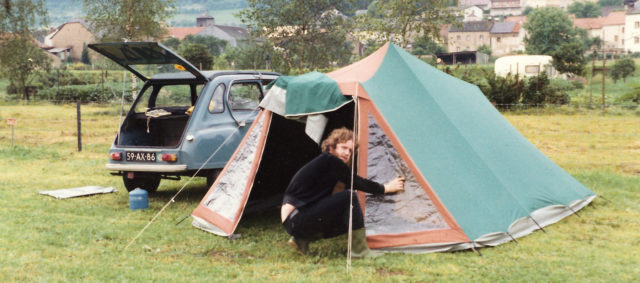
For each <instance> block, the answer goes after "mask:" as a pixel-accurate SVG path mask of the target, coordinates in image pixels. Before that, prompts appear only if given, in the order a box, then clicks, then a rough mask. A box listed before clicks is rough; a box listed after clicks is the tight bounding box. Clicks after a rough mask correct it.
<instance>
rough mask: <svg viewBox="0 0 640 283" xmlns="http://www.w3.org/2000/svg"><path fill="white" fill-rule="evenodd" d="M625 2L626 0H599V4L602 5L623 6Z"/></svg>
mask: <svg viewBox="0 0 640 283" xmlns="http://www.w3.org/2000/svg"><path fill="white" fill-rule="evenodd" d="M623 3H624V0H599V1H598V5H600V6H601V7H607V6H622V4H623Z"/></svg>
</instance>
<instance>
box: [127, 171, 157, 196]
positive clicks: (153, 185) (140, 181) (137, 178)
mask: <svg viewBox="0 0 640 283" xmlns="http://www.w3.org/2000/svg"><path fill="white" fill-rule="evenodd" d="M131 173H133V178H132V179H130V178H129V172H124V174H122V182H123V183H124V187H125V188H127V191H129V192H130V191H133V190H135V189H136V188H141V189H143V190H146V191H147V192H148V193H153V192H155V191H156V190H157V189H158V186H159V185H160V175H157V174H150V173H141V172H131Z"/></svg>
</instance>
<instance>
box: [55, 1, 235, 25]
mask: <svg viewBox="0 0 640 283" xmlns="http://www.w3.org/2000/svg"><path fill="white" fill-rule="evenodd" d="M176 2H177V3H176V6H177V7H176V8H177V12H176V13H175V14H174V16H173V18H171V19H169V20H168V23H169V25H170V26H194V25H195V24H196V20H195V19H196V17H197V16H198V15H200V14H201V13H202V12H203V11H206V12H207V13H209V15H211V16H213V17H215V21H216V23H217V24H222V25H233V26H239V25H241V24H242V22H241V21H240V19H238V18H236V17H235V16H234V14H235V13H237V12H238V11H240V9H242V8H245V7H247V2H246V0H216V1H207V0H180V1H176ZM46 5H47V9H48V11H49V25H50V26H58V25H60V24H63V23H65V22H68V21H71V20H75V19H80V18H83V17H84V14H83V12H82V0H46Z"/></svg>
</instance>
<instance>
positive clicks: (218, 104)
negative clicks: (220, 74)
mask: <svg viewBox="0 0 640 283" xmlns="http://www.w3.org/2000/svg"><path fill="white" fill-rule="evenodd" d="M224 89H225V87H224V84H219V85H218V86H217V87H216V90H214V91H213V95H212V96H211V101H209V112H211V113H220V112H222V111H224V104H222V97H223V96H224Z"/></svg>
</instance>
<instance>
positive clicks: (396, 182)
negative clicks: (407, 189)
mask: <svg viewBox="0 0 640 283" xmlns="http://www.w3.org/2000/svg"><path fill="white" fill-rule="evenodd" d="M402 191H404V177H398V178H395V179H393V180H391V181H389V183H386V184H385V185H384V193H385V194H393V193H397V192H402Z"/></svg>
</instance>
